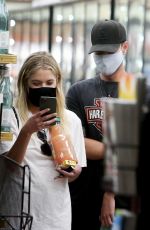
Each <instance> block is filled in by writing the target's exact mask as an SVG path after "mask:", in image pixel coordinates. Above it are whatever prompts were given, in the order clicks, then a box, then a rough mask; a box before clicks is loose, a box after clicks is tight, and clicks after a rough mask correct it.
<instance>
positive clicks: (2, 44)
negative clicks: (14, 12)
mask: <svg viewBox="0 0 150 230" xmlns="http://www.w3.org/2000/svg"><path fill="white" fill-rule="evenodd" d="M8 49H9V13H8V9H7V6H6V3H5V0H0V54H8Z"/></svg>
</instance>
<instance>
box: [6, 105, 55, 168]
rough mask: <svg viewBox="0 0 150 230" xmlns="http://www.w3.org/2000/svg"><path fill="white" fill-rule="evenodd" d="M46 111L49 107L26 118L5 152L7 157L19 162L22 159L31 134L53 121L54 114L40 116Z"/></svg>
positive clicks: (46, 126)
mask: <svg viewBox="0 0 150 230" xmlns="http://www.w3.org/2000/svg"><path fill="white" fill-rule="evenodd" d="M47 111H49V109H45V110H42V111H40V112H38V113H36V114H34V115H33V116H32V117H30V118H29V119H28V121H27V122H26V123H25V125H24V126H23V127H22V129H21V131H20V133H19V135H18V137H17V139H16V141H15V143H14V144H13V146H12V147H11V149H10V150H9V151H8V152H7V156H8V157H10V158H11V159H13V160H15V161H16V162H18V163H19V164H20V163H21V162H22V161H23V159H24V156H25V153H26V149H27V146H28V144H29V141H30V138H31V135H32V134H33V133H34V132H37V131H39V130H41V129H45V128H48V127H49V126H50V124H51V123H53V122H55V118H52V117H54V114H50V115H45V116H42V115H44V114H45V113H46V112H47ZM55 116H56V114H55ZM48 119H50V120H48Z"/></svg>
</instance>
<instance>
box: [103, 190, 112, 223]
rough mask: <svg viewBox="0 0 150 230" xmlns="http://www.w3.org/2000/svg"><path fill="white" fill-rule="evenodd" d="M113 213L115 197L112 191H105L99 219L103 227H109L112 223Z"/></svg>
mask: <svg viewBox="0 0 150 230" xmlns="http://www.w3.org/2000/svg"><path fill="white" fill-rule="evenodd" d="M114 214H115V197H114V194H113V193H109V192H105V193H104V196H103V203H102V208H101V214H100V220H101V225H102V226H103V227H110V226H112V224H113V218H114Z"/></svg>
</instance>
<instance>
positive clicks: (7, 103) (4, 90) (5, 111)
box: [0, 66, 13, 132]
mask: <svg viewBox="0 0 150 230" xmlns="http://www.w3.org/2000/svg"><path fill="white" fill-rule="evenodd" d="M0 69H1V70H3V71H4V75H3V78H2V80H1V85H0V94H1V95H2V96H3V104H2V119H1V132H10V131H11V128H10V123H9V122H10V119H11V117H10V116H11V110H12V103H13V94H12V92H11V87H10V86H11V85H10V77H9V69H8V67H6V66H0Z"/></svg>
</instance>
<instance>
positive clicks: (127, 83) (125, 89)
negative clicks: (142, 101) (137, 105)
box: [119, 74, 137, 100]
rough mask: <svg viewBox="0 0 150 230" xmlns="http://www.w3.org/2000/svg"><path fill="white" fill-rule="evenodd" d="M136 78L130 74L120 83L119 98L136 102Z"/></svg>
mask: <svg viewBox="0 0 150 230" xmlns="http://www.w3.org/2000/svg"><path fill="white" fill-rule="evenodd" d="M136 85H137V81H136V76H135V75H133V74H128V75H127V76H125V77H124V78H122V79H121V81H120V83H119V98H122V99H128V100H135V99H136V98H137V95H136V94H137V92H136V91H137V86H136Z"/></svg>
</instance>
